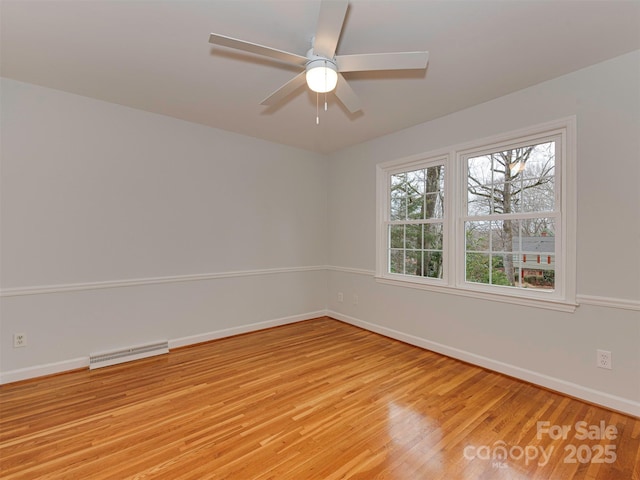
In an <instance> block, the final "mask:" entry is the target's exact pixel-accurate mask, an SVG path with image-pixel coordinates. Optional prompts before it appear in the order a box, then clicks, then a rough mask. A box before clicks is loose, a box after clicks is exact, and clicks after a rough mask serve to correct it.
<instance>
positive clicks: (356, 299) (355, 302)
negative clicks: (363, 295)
mask: <svg viewBox="0 0 640 480" xmlns="http://www.w3.org/2000/svg"><path fill="white" fill-rule="evenodd" d="M359 300H360V299H359V298H358V295H356V294H355V293H354V294H353V304H354V305H357V304H358V301H359Z"/></svg>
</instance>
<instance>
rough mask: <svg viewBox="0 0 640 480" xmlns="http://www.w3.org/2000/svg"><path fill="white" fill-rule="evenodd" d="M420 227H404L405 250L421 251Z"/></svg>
mask: <svg viewBox="0 0 640 480" xmlns="http://www.w3.org/2000/svg"><path fill="white" fill-rule="evenodd" d="M422 228H423V226H422V225H407V226H406V230H405V231H406V244H405V248H407V249H410V250H421V249H422Z"/></svg>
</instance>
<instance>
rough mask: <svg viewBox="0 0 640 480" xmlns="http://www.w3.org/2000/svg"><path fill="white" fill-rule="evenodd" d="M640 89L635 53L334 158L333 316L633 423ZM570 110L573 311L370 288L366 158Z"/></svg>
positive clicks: (639, 275)
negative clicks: (606, 362) (626, 416)
mask: <svg viewBox="0 0 640 480" xmlns="http://www.w3.org/2000/svg"><path fill="white" fill-rule="evenodd" d="M639 86H640V52H635V53H632V54H629V55H625V56H622V57H619V58H616V59H613V60H611V61H608V62H605V63H602V64H599V65H595V66H593V67H590V68H587V69H584V70H581V71H578V72H575V73H573V74H570V75H566V76H563V77H561V78H558V79H555V80H552V81H548V82H545V83H542V84H540V85H537V86H535V87H532V88H529V89H526V90H523V91H520V92H516V93H514V94H512V95H508V96H505V97H502V98H499V99H497V100H494V101H491V102H488V103H485V104H482V105H478V106H476V107H473V108H470V109H467V110H464V111H461V112H458V113H455V114H453V115H450V116H447V117H444V118H441V119H438V120H435V121H432V122H428V123H425V124H422V125H418V126H415V127H412V128H410V129H407V130H404V131H402V132H398V133H395V134H392V135H388V136H385V137H382V138H378V139H375V140H372V141H369V142H366V143H363V144H361V145H357V146H355V147H352V148H350V149H347V150H344V151H341V152H339V153H337V154H335V155H333V156H332V158H331V160H330V171H329V192H330V197H329V222H330V225H331V227H332V228H331V231H330V238H329V264H330V265H332V266H334V267H335V268H333V269H332V271H331V273H330V279H329V285H330V290H329V309H330V311H331V312H332V314H333V315H334V316H336V317H338V318H341V319H343V320H346V321H351V322H352V323H356V324H359V325H362V326H365V327H367V328H371V329H373V330H377V331H379V332H382V333H385V334H388V335H391V336H396V337H398V338H402V339H403V340H406V341H409V342H412V343H415V344H418V345H422V346H425V347H427V348H432V349H434V350H437V351H441V352H443V353H447V354H449V355H452V356H455V357H458V358H462V359H465V360H468V361H471V362H473V363H478V364H481V365H484V366H487V367H489V368H493V369H496V370H499V371H503V372H505V373H508V374H512V375H515V376H519V377H521V378H525V379H527V380H531V381H534V382H536V383H540V384H543V385H546V386H548V387H550V388H555V389H559V390H562V391H565V392H567V393H570V394H572V395H577V396H581V397H583V398H586V399H589V400H591V401H594V402H600V403H604V404H607V405H609V406H611V407H613V408H618V409H621V410H625V411H632V412H635V414H636V415H640V188H639V185H640V87H639ZM570 115H576V116H577V130H578V131H577V135H578V160H577V164H578V166H577V169H578V218H577V270H578V295H579V297H578V298H579V301H580V303H581V306H580V307H578V309H577V311H576V312H575V313H572V314H570V313H560V312H552V311H546V310H538V309H535V308H531V307H524V306H515V305H507V304H500V303H493V302H487V301H483V300H475V299H470V298H464V297H460V296H456V295H448V294H438V293H432V292H426V291H422V290H413V289H407V288H401V287H395V286H389V285H383V284H378V283H376V281H375V279H374V277H373V271H374V270H375V232H376V230H375V228H376V227H375V166H376V164H377V163H380V162H382V161H386V160H392V159H396V158H402V157H405V156H409V155H413V154H417V153H421V152H428V151H431V150H436V149H439V148H444V147H449V146H453V145H456V144H459V143H464V142H467V141H471V140H475V139H480V138H483V137H487V136H491V135H495V134H500V133H504V132H508V131H511V130H516V129H519V128H523V127H528V126H532V125H535V124H539V123H543V122H547V121H551V120H556V119H558V118H562V117H567V116H570ZM338 292H343V293H344V298H345V301H344V302H338V301H337V293H338ZM353 294H357V295H358V297H359V301H358V304H357V305H354V304H353V301H352V296H353ZM597 304H598V305H599V304H604V305H606V306H596V305H597ZM597 348H601V349H605V350H610V351H611V352H612V360H613V365H614V368H613V370H611V371H608V370H602V369H598V368H596V366H595V358H596V349H597Z"/></svg>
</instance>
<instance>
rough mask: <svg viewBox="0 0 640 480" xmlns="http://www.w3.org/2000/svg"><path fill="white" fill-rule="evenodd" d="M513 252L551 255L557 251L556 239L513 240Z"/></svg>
mask: <svg viewBox="0 0 640 480" xmlns="http://www.w3.org/2000/svg"><path fill="white" fill-rule="evenodd" d="M512 246H513V251H514V252H524V253H529V252H530V253H551V254H553V253H554V252H555V250H556V239H555V237H549V236H546V237H522V238H516V239H514V240H513V245H512Z"/></svg>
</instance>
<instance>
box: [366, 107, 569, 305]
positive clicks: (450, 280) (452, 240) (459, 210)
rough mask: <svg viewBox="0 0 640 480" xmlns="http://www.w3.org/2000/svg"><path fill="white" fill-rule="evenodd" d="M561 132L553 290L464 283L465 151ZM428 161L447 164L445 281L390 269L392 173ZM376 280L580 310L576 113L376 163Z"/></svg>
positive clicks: (517, 302) (513, 302)
mask: <svg viewBox="0 0 640 480" xmlns="http://www.w3.org/2000/svg"><path fill="white" fill-rule="evenodd" d="M557 135H560V136H561V137H562V141H561V151H560V152H561V162H560V165H559V167H560V168H559V170H558V171H556V178H559V184H560V186H561V190H560V206H561V207H560V212H561V220H560V232H561V233H560V235H559V236H558V238H559V245H558V247H557V250H556V252H557V254H558V257H557V258H556V261H557V263H558V266H559V268H558V273H559V276H558V277H557V282H556V288H555V291H554V292H553V293H548V292H541V291H535V290H527V291H526V292H524V295H523V290H522V289H513V288H510V287H500V286H486V285H480V284H472V283H470V282H465V278H464V276H465V272H464V258H465V257H464V242H463V241H462V240H461V238H462V234H461V233H460V232H461V231H463V230H461V229H463V227H464V226H463V220H462V217H463V215H464V208H465V205H464V202H463V201H462V198H463V193H465V198H466V188H467V185H466V178H463V176H462V175H461V173H462V172H464V168H463V164H462V162H463V161H464V155H468V154H469V153H471V152H475V151H477V150H481V149H484V148H490V147H498V148H500V147H502V146H508V145H509V144H513V143H518V144H520V143H521V142H523V141H527V140H533V141H535V140H537V139H540V138H549V137H551V136H557ZM428 163H441V164H444V165H445V215H444V216H445V218H444V223H443V229H444V239H443V246H444V251H443V263H444V265H445V269H444V275H443V278H442V279H433V278H424V277H415V278H414V277H411V276H406V275H398V274H391V273H389V272H388V269H387V238H386V235H387V221H388V212H389V195H388V192H389V181H390V176H391V174H392V173H397V172H399V171H408V170H410V169H411V168H412V167H422V166H424V165H425V164H428ZM376 182H377V184H376V207H377V208H376V225H377V229H376V232H377V233H376V280H377V281H378V282H380V283H384V284H389V285H395V286H402V287H408V288H418V289H423V290H429V291H433V292H438V293H446V294H453V295H460V296H464V297H471V298H478V299H483V300H492V301H498V302H504V303H510V304H516V305H523V306H528V307H537V308H545V309H552V310H558V311H563V312H573V311H575V309H576V307H577V304H576V251H575V250H576V217H577V191H576V185H577V184H576V117H575V116H572V117H567V118H562V119H559V120H555V121H552V122H548V123H544V124H539V125H534V126H531V127H528V128H524V129H520V130H516V131H511V132H507V133H504V134H500V135H496V136H492V137H490V138H484V139H480V140H476V141H473V142H468V143H465V144H460V145H455V146H453V147H450V148H447V149H441V150H437V151H432V152H428V153H422V154H418V155H412V156H410V157H405V158H400V159H396V160H391V161H388V162H383V163H380V164H378V165H377V166H376Z"/></svg>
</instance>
